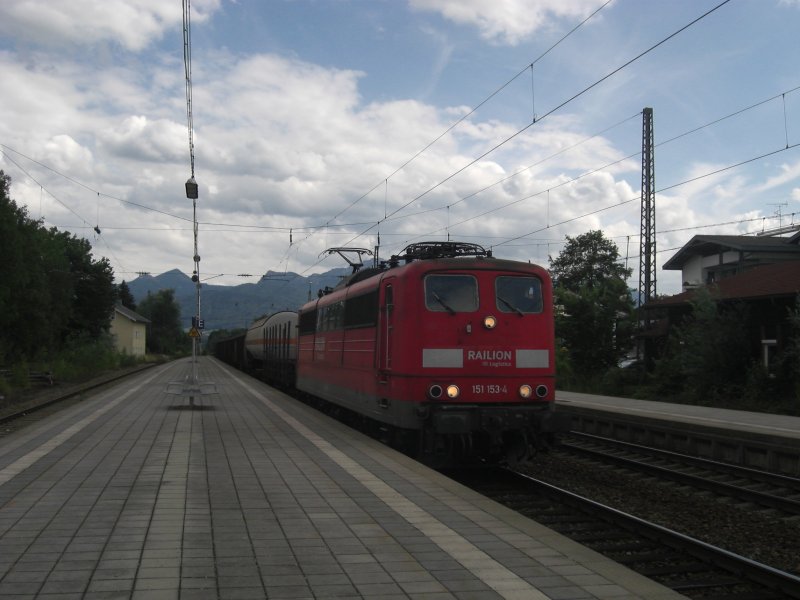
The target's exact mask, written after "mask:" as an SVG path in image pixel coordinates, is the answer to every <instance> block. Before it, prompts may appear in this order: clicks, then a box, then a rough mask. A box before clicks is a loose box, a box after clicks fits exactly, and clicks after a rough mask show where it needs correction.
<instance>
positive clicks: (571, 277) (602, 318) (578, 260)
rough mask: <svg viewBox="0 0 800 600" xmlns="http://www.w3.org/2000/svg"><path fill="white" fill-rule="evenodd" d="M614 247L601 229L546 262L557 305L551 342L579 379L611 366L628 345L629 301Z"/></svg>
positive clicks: (623, 271) (569, 241) (630, 326)
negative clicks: (562, 351) (556, 344)
mask: <svg viewBox="0 0 800 600" xmlns="http://www.w3.org/2000/svg"><path fill="white" fill-rule="evenodd" d="M618 259H619V251H618V250H617V246H616V244H614V242H612V241H611V240H608V239H606V238H605V237H604V236H603V233H602V232H601V231H590V232H588V233H585V234H582V235H579V236H578V237H576V238H571V237H569V236H567V243H566V245H565V246H564V249H563V250H562V252H561V253H560V254H559V255H558V257H557V258H555V259H551V267H550V270H551V274H552V276H553V282H554V296H555V303H556V306H557V313H556V338H558V339H559V343H560V344H561V347H562V348H564V349H565V350H566V352H567V356H568V359H569V362H570V367H571V369H572V372H573V373H574V374H575V376H576V377H580V378H581V379H582V380H583V381H587V380H592V379H594V378H595V377H596V376H598V375H602V374H603V373H605V372H606V371H607V370H608V369H609V368H612V367H615V366H616V365H617V364H618V362H619V359H620V358H622V357H623V356H624V355H625V353H626V352H627V350H628V349H629V348H630V345H631V334H632V331H633V320H632V314H633V301H632V299H631V296H630V291H629V290H628V286H627V284H626V283H625V280H626V278H627V277H630V274H631V270H630V269H626V268H625V267H624V266H623V265H621V264H619V263H618Z"/></svg>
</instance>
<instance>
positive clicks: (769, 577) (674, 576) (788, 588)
mask: <svg viewBox="0 0 800 600" xmlns="http://www.w3.org/2000/svg"><path fill="white" fill-rule="evenodd" d="M454 477H455V478H456V479H458V480H459V481H460V482H462V483H464V484H465V485H468V486H469V487H471V488H473V489H475V490H476V491H478V492H480V493H482V494H484V495H486V496H488V497H490V498H492V499H494V500H496V501H498V502H500V503H502V504H504V505H506V506H508V507H509V508H512V509H514V510H517V511H518V512H520V513H522V514H524V515H526V516H529V517H531V518H532V519H535V520H536V521H537V522H539V523H542V524H544V525H547V526H548V527H550V528H551V529H554V530H555V531H558V532H560V533H562V534H563V535H565V536H567V537H569V538H571V539H574V540H575V541H578V542H580V543H581V544H583V545H585V546H588V547H589V548H592V549H593V550H595V551H597V552H599V553H601V554H604V555H606V556H608V557H609V558H612V559H613V560H615V561H617V562H619V563H622V564H624V565H626V566H628V567H629V568H631V569H632V570H634V571H636V572H638V573H640V574H642V575H644V576H646V577H649V578H651V579H654V580H656V581H658V582H660V583H662V584H663V585H665V586H667V587H669V588H671V589H673V590H675V591H677V592H680V593H681V594H684V595H685V596H687V597H689V598H693V599H698V600H701V599H702V600H716V599H718V600H722V599H725V600H734V599H736V600H746V599H750V600H755V599H759V600H777V599H784V598H800V577H797V576H795V575H793V574H790V573H786V572H783V571H780V570H778V569H774V568H772V567H769V566H767V565H763V564H761V563H758V562H756V561H753V560H750V559H748V558H745V557H742V556H738V555H736V554H734V553H732V552H729V551H727V550H724V549H722V548H717V547H715V546H713V545H711V544H707V543H705V542H702V541H699V540H696V539H694V538H692V537H690V536H687V535H684V534H681V533H678V532H675V531H671V530H669V529H667V528H665V527H662V526H660V525H657V524H655V523H651V522H649V521H646V520H644V519H642V518H639V517H635V516H633V515H630V514H627V513H625V512H622V511H619V510H616V509H614V508H611V507H608V506H604V505H602V504H600V503H598V502H595V501H593V500H590V499H588V498H585V497H582V496H580V495H578V494H574V493H572V492H570V491H568V490H565V489H562V488H559V487H557V486H554V485H551V484H548V483H545V482H543V481H540V480H537V479H534V478H532V477H530V476H528V475H525V474H522V473H518V472H515V471H511V470H487V471H478V472H471V473H459V474H457V475H455V476H454Z"/></svg>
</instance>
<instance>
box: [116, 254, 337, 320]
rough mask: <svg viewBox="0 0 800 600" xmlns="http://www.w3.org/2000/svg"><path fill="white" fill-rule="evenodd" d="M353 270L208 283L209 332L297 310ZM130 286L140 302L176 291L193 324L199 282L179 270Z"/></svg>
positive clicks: (204, 295) (204, 301)
mask: <svg viewBox="0 0 800 600" xmlns="http://www.w3.org/2000/svg"><path fill="white" fill-rule="evenodd" d="M349 273H350V269H348V268H341V269H333V270H331V271H328V272H327V273H320V274H316V275H311V276H309V277H303V276H300V275H298V274H296V273H275V272H272V271H270V272H268V273H267V274H266V275H265V276H264V277H262V278H261V280H260V281H259V282H258V283H243V284H241V285H236V286H227V285H212V284H208V283H204V284H203V285H202V287H201V289H200V313H201V316H202V318H203V320H204V321H205V328H206V331H207V332H209V331H213V330H215V329H236V328H240V327H247V326H248V325H250V323H252V322H253V321H254V320H255V319H256V318H258V317H260V316H263V315H265V314H271V313H274V312H277V311H280V310H297V309H298V308H300V307H301V306H302V305H303V304H305V303H306V301H307V300H308V298H309V295H311V296H312V297H316V294H317V290H319V289H322V288H324V287H326V286H329V287H334V286H335V285H336V284H337V283H339V281H340V280H341V278H342V277H343V276H345V275H347V274H349ZM127 283H128V287H129V288H130V290H131V294H133V297H134V299H135V300H136V302H137V304H138V303H139V302H141V301H142V300H143V299H144V298H146V297H147V294H149V293H154V292H157V291H159V290H165V289H172V290H175V300H176V301H177V302H178V304H179V305H180V308H181V324H182V325H183V327H184V328H185V329H188V328H189V327H190V325H191V320H192V316H194V315H195V314H196V312H197V297H196V290H195V284H194V283H192V279H191V277H189V276H188V275H186V274H185V273H183V272H182V271H180V270H178V269H173V270H172V271H167V272H166V273H162V274H161V275H157V276H155V277H153V276H151V275H141V276H139V277H137V278H136V279H134V280H133V281H129V282H127Z"/></svg>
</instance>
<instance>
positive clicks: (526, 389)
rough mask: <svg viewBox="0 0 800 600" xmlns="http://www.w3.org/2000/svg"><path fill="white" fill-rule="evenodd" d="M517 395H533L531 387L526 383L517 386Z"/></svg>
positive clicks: (525, 396)
mask: <svg viewBox="0 0 800 600" xmlns="http://www.w3.org/2000/svg"><path fill="white" fill-rule="evenodd" d="M519 396H520V398H524V399H526V400H527V399H528V398H530V397H531V396H533V388H532V387H531V386H529V385H528V384H527V383H525V384H523V385H521V386H519Z"/></svg>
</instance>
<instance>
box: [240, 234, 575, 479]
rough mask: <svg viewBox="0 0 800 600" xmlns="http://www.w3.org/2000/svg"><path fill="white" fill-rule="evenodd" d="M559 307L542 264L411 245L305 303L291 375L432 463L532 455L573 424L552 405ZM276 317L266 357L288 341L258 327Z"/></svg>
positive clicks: (258, 343)
mask: <svg viewBox="0 0 800 600" xmlns="http://www.w3.org/2000/svg"><path fill="white" fill-rule="evenodd" d="M552 307H553V298H552V284H551V280H550V277H549V275H548V273H547V271H546V270H545V269H543V268H542V267H539V266H537V265H532V264H529V263H522V262H516V261H510V260H500V259H496V258H493V257H492V256H491V253H490V252H487V251H486V250H484V249H483V248H481V247H480V246H477V245H475V244H465V243H459V242H424V243H419V244H413V245H411V246H409V247H407V248H406V249H405V250H404V252H403V254H401V255H400V256H397V257H393V258H392V260H391V261H390V262H389V264H388V265H386V266H384V267H381V268H365V269H361V270H356V271H355V272H354V273H353V275H351V276H350V277H349V278H347V279H345V280H344V281H343V282H341V283H340V284H339V285H338V286H337V287H336V288H335V289H334V290H329V291H328V293H324V294H322V295H320V297H319V298H318V299H316V300H314V301H311V302H308V303H307V304H306V305H305V306H303V307H302V308H301V309H300V311H299V314H298V319H297V326H298V329H297V345H296V349H297V360H296V374H295V373H292V376H295V377H296V380H295V386H296V387H297V389H299V390H301V391H302V392H305V393H307V394H309V395H311V396H313V397H316V398H320V399H322V400H325V401H327V402H328V403H331V404H332V405H334V406H336V407H339V408H341V409H345V410H346V411H347V413H349V414H350V415H351V416H355V417H357V418H358V420H360V421H363V422H365V423H371V424H372V425H373V428H374V429H375V430H376V431H377V432H379V434H380V435H381V437H382V438H383V439H384V440H385V441H387V442H389V443H391V444H392V445H395V446H397V447H400V448H402V449H403V450H405V451H407V452H409V453H411V454H413V455H415V456H417V457H419V458H420V459H421V460H424V461H426V462H428V463H431V464H435V465H444V464H462V463H464V462H469V461H471V460H482V461H490V462H497V461H506V460H510V461H516V460H524V459H526V458H528V457H530V455H531V453H532V452H533V451H534V450H535V448H536V447H539V446H541V445H543V444H546V443H547V442H548V441H549V439H550V438H552V435H553V434H554V433H555V432H558V431H562V430H565V429H566V428H567V423H565V420H564V419H562V418H560V417H561V414H556V413H555V412H554V410H553V406H554V402H553V401H554V383H555V366H554V361H555V357H554V334H553V310H552ZM288 314H292V313H288ZM279 315H283V316H282V317H279V318H277V319H276V321H275V322H276V323H277V322H281V323H285V322H286V321H287V319H286V315H287V313H279ZM273 317H277V316H276V315H273ZM273 317H270V318H269V319H267V320H265V321H263V322H259V323H257V324H256V325H254V327H253V328H251V330H250V331H249V332H248V334H247V340H248V344H247V347H248V349H252V348H254V347H257V348H258V349H259V351H261V354H260V355H259V358H263V360H265V362H267V363H268V362H269V355H268V351H267V350H264V349H269V348H272V347H277V346H280V345H281V344H282V343H284V342H281V341H280V337H279V336H278V337H272V338H269V334H265V335H262V334H261V333H259V332H266V331H267V330H268V326H267V325H268V324H269V323H270V319H273ZM286 327H290V325H287V326H286ZM284 331H287V332H288V329H284ZM286 335H287V337H286V342H285V344H284V345H285V347H286V348H289V347H293V336H292V334H291V333H287V334H286ZM259 336H260V337H259ZM290 338H292V339H290ZM283 356H288V354H284V355H283ZM281 360H283V359H281ZM282 372H286V371H285V369H284V371H282Z"/></svg>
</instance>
